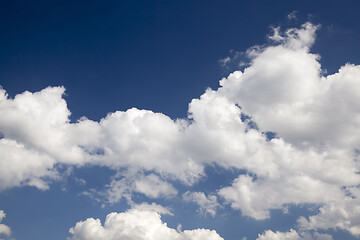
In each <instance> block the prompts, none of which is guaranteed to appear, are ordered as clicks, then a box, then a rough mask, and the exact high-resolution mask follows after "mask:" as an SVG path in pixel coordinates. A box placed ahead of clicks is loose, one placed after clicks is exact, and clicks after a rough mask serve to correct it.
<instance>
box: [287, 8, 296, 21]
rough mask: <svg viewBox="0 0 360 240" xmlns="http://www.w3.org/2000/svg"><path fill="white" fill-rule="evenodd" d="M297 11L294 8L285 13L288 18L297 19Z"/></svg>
mask: <svg viewBox="0 0 360 240" xmlns="http://www.w3.org/2000/svg"><path fill="white" fill-rule="evenodd" d="M297 13H298V12H297V11H296V10H294V11H292V12H291V13H289V14H288V15H287V18H288V19H289V20H297V16H296V15H297Z"/></svg>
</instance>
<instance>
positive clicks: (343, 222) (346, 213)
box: [298, 188, 360, 236]
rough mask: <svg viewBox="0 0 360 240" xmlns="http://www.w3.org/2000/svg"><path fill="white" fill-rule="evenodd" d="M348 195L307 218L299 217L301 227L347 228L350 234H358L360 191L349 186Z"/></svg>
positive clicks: (306, 228) (312, 228) (308, 228)
mask: <svg viewBox="0 0 360 240" xmlns="http://www.w3.org/2000/svg"><path fill="white" fill-rule="evenodd" d="M348 194H349V195H348V196H347V197H344V198H343V199H341V200H340V201H333V202H330V203H328V204H326V205H325V206H323V207H321V208H320V209H319V213H318V214H316V215H314V216H310V217H309V219H306V218H305V217H301V218H300V219H299V220H298V223H299V225H300V228H301V229H305V230H314V229H329V228H334V229H336V228H338V229H342V230H347V231H349V232H350V233H351V234H353V235H356V236H359V235H360V207H359V206H360V200H359V197H360V191H359V189H358V188H349V189H348Z"/></svg>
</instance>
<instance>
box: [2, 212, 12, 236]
mask: <svg viewBox="0 0 360 240" xmlns="http://www.w3.org/2000/svg"><path fill="white" fill-rule="evenodd" d="M5 216H6V214H5V212H4V211H3V210H0V222H1V221H2V220H3V219H4V218H5ZM0 235H6V236H10V235H11V229H10V227H8V226H6V225H5V224H0Z"/></svg>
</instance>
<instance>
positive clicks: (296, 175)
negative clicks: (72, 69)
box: [0, 23, 360, 239]
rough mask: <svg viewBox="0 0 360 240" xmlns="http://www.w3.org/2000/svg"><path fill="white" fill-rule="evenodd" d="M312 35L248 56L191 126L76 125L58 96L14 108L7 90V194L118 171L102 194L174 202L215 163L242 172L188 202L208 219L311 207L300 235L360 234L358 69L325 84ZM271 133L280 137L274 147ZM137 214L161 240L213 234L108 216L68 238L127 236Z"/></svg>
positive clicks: (154, 122) (33, 98)
mask: <svg viewBox="0 0 360 240" xmlns="http://www.w3.org/2000/svg"><path fill="white" fill-rule="evenodd" d="M317 29H318V26H315V25H313V24H311V23H305V24H304V25H302V26H301V27H300V28H292V29H288V30H285V31H282V30H281V29H280V28H276V29H274V35H273V36H270V39H271V41H273V44H270V45H268V46H256V47H253V48H250V49H249V50H248V51H247V55H248V57H249V59H250V62H249V64H248V65H247V66H248V67H247V68H245V69H244V71H236V72H234V73H232V74H230V75H229V76H228V77H227V78H224V79H222V80H221V81H220V87H219V89H217V90H212V89H208V90H206V92H205V93H204V94H203V95H202V96H200V98H198V99H193V100H192V101H191V103H190V104H189V114H188V117H187V118H184V119H177V120H173V119H171V118H169V117H168V116H166V115H164V114H161V113H154V112H152V111H148V110H139V109H136V108H132V109H129V110H127V111H117V112H114V113H110V114H108V115H107V116H105V117H104V118H103V119H101V120H100V121H92V120H89V119H87V118H85V117H83V118H81V119H80V120H79V121H78V122H76V123H70V121H69V115H70V111H69V109H68V108H67V105H66V101H65V100H64V99H63V98H62V95H63V94H64V88H63V87H49V88H46V89H44V90H42V91H40V92H36V93H30V92H24V93H22V94H19V95H17V96H15V98H13V99H10V98H8V96H7V94H6V92H5V90H2V89H1V90H0V114H1V116H2V117H1V118H0V133H1V135H2V136H3V138H2V139H0V150H1V152H2V153H3V154H2V157H1V158H0V166H2V167H1V168H0V189H6V188H10V187H14V186H21V185H31V186H36V187H38V188H40V189H46V188H48V183H49V181H51V180H56V179H58V178H60V177H61V174H60V173H59V172H58V171H57V166H61V165H66V166H68V165H71V166H77V167H81V166H83V165H85V164H87V165H98V166H105V167H109V168H112V169H115V170H116V171H117V175H116V176H115V177H114V178H113V180H112V182H111V183H110V184H109V185H108V186H107V190H106V196H107V199H108V200H109V202H116V201H118V200H119V199H120V198H122V197H128V198H130V197H131V194H132V193H133V192H138V193H141V194H143V195H145V196H147V197H148V198H159V197H171V196H175V195H176V194H177V193H178V190H176V189H175V188H174V187H173V186H172V185H171V183H170V182H173V181H179V182H181V183H182V184H183V185H184V186H185V187H186V186H190V185H192V184H194V183H195V182H196V181H198V180H199V179H200V178H201V177H203V176H204V175H205V172H204V167H205V166H206V165H213V164H216V166H219V167H222V168H225V169H233V168H236V169H242V170H244V171H245V172H246V174H241V175H239V176H238V177H236V178H235V179H234V180H233V182H232V183H229V185H228V186H224V187H222V188H220V189H218V191H217V192H216V194H217V195H218V196H215V195H213V196H205V195H204V196H203V195H202V194H201V193H186V194H185V195H184V198H185V199H186V200H188V201H194V202H196V203H198V204H199V205H200V206H201V207H202V209H203V211H207V212H208V213H210V214H212V215H214V214H215V208H216V207H217V199H222V200H223V202H224V203H225V204H229V205H230V206H231V207H232V208H233V209H237V210H240V211H241V214H242V215H245V216H249V217H252V218H255V219H259V220H260V219H266V218H269V217H270V210H271V209H281V208H286V207H287V206H288V205H290V204H304V203H307V204H316V206H320V210H319V213H318V214H317V215H314V216H310V217H309V218H300V219H299V226H300V227H301V229H304V230H306V229H307V230H311V229H328V228H341V229H344V230H347V231H349V232H350V233H352V234H354V235H359V234H360V230H359V229H360V222H359V217H360V212H359V209H358V208H357V205H358V204H357V203H358V201H359V197H360V196H359V194H358V193H357V192H358V187H357V186H358V185H359V184H360V175H359V174H358V172H359V168H360V165H359V161H358V160H359V150H358V149H360V145H359V143H360V94H359V93H360V66H356V65H352V64H346V65H344V66H342V67H341V68H340V69H339V71H338V72H337V73H335V74H332V75H328V76H325V75H323V71H322V69H321V65H320V63H319V59H320V57H319V56H318V55H316V54H313V53H311V52H310V48H311V46H312V44H313V43H314V41H315V33H316V30H317ZM245 116H246V117H245ZM254 126H255V127H254ZM267 132H273V133H276V138H272V139H269V137H268V136H267V134H266V133H267ZM20 161H21V163H22V164H18V163H19V162H20ZM139 214H140V215H141V214H145V215H146V216H149V218H151V219H152V220H151V221H154V222H156V224H158V225H157V226H158V227H159V228H161V229H162V230H163V234H165V235H164V236H167V235H166V234H174V236H180V237H182V238H185V237H188V236H190V235H191V234H193V235H194V236H195V235H196V234H203V233H204V234H205V233H206V232H207V231H205V230H204V231H200V232H199V231H198V232H191V234H190V232H189V233H186V234H185V232H183V233H177V232H176V231H175V230H171V229H169V228H167V227H166V226H165V227H164V224H163V223H162V222H161V221H160V217H159V216H158V215H156V213H150V212H137V211H135V210H132V211H129V212H126V213H120V214H110V215H109V216H108V219H109V220H107V221H106V222H105V224H104V226H102V225H101V223H100V221H99V220H95V219H90V220H89V219H88V220H86V221H85V222H81V223H78V225H77V226H76V227H75V228H73V229H72V233H73V235H74V239H90V238H86V237H87V236H88V235H83V234H87V233H88V232H87V230H86V229H96V230H91V231H93V232H94V233H96V234H99V235H98V236H99V238H98V239H101V237H103V238H104V236H105V237H106V236H118V235H116V234H127V233H126V231H125V232H124V233H123V232H121V231H120V230H119V231H120V232H118V231H117V230H114V229H123V227H124V226H125V225H124V226H120V227H118V226H116V227H114V228H113V227H112V226H113V225H111V223H113V222H117V221H115V219H122V218H123V217H124V216H132V217H136V216H139ZM145 215H144V216H145ZM111 219H114V221H111ZM155 219H157V220H156V221H155ZM121 224H128V223H126V222H122V223H121ZM129 224H130V223H129ZM115 225H118V223H116V224H115ZM92 226H93V227H94V228H93V227H92ZM140 228H141V227H140ZM162 230H161V231H162ZM174 231H175V232H174ZM145 232H146V231H145V230H144V233H145ZM173 232H174V233H173ZM142 233H143V232H140V233H139V234H142ZM210 233H211V232H210ZM210 233H209V234H210ZM101 234H103V235H101ZM106 234H110V235H106ZM111 234H113V235H111ZM114 234H115V235H114ZM149 234H150V233H149ZM268 234H271V233H268ZM274 234H277V235H279V236H281V234H288V235H294V236H295V237H296V235H298V236H300V235H299V234H298V233H297V232H294V231H290V232H289V233H274ZM265 235H266V233H265ZM265 235H264V236H265ZM89 236H90V235H89ZM121 236H123V235H121ZM124 236H127V235H124ZM169 236H170V235H169ZM81 237H82V238H81ZM300 237H303V238H304V236H302V235H301V236H300ZM109 239H111V238H109ZM169 239H171V238H169ZM175 239H176V237H175Z"/></svg>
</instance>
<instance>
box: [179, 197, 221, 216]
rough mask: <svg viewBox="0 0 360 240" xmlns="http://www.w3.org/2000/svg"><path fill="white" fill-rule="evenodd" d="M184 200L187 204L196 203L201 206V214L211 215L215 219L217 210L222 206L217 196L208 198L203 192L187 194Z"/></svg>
mask: <svg viewBox="0 0 360 240" xmlns="http://www.w3.org/2000/svg"><path fill="white" fill-rule="evenodd" d="M183 199H184V200H185V201H187V202H194V203H197V204H198V205H199V206H200V209H199V210H200V213H202V214H206V213H208V214H210V215H211V216H213V217H215V215H216V209H217V208H218V207H219V206H220V204H219V203H218V201H217V197H216V196H215V195H208V196H206V195H205V194H204V193H203V192H189V191H187V192H185V193H184V194H183Z"/></svg>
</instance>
